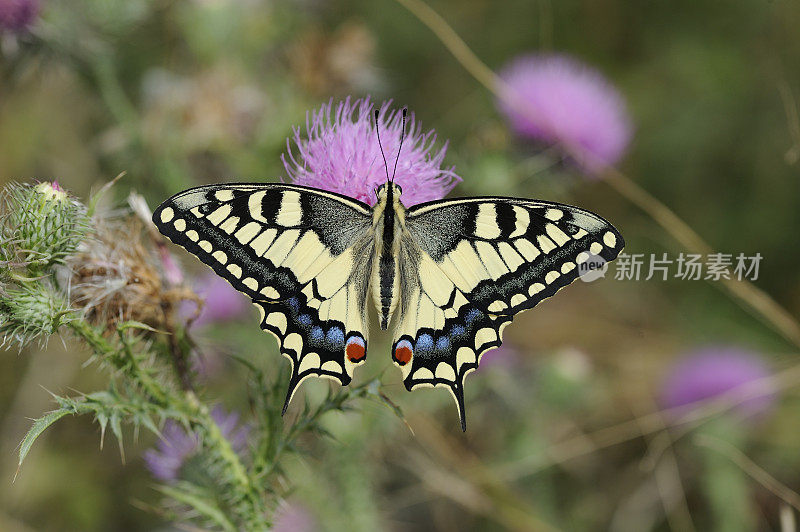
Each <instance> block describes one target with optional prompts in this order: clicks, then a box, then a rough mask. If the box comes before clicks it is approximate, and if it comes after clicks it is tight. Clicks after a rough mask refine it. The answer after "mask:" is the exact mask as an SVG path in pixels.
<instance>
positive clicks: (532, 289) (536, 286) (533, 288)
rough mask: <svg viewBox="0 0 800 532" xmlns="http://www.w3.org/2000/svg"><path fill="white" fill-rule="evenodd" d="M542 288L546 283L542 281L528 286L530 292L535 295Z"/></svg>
mask: <svg viewBox="0 0 800 532" xmlns="http://www.w3.org/2000/svg"><path fill="white" fill-rule="evenodd" d="M542 290H544V285H543V284H542V283H533V284H532V285H531V287H530V288H528V294H530V295H532V296H535V295H536V294H538V293H539V292H541V291H542Z"/></svg>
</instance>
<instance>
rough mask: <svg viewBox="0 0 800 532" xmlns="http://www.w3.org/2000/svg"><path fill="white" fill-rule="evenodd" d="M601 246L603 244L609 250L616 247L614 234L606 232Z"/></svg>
mask: <svg viewBox="0 0 800 532" xmlns="http://www.w3.org/2000/svg"><path fill="white" fill-rule="evenodd" d="M603 244H605V245H606V246H608V247H610V248H613V247H614V246H616V245H617V237H616V235H614V233H612V232H611V231H608V232H606V234H604V235H603Z"/></svg>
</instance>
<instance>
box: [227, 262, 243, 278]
mask: <svg viewBox="0 0 800 532" xmlns="http://www.w3.org/2000/svg"><path fill="white" fill-rule="evenodd" d="M228 271H229V272H231V274H232V275H233V276H234V277H236V278H237V279H240V278H241V277H242V267H241V266H239V265H238V264H228Z"/></svg>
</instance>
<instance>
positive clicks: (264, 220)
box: [153, 184, 373, 411]
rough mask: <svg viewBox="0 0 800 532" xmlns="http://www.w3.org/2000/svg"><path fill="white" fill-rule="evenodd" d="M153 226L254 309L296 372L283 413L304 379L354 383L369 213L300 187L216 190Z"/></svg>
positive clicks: (175, 200) (194, 196) (180, 204)
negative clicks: (185, 250)
mask: <svg viewBox="0 0 800 532" xmlns="http://www.w3.org/2000/svg"><path fill="white" fill-rule="evenodd" d="M153 221H154V222H155V223H156V225H157V226H158V228H159V230H160V231H161V232H162V233H164V234H165V235H166V236H167V237H169V238H170V239H171V240H172V241H173V242H175V243H176V244H179V245H181V246H183V247H184V248H186V249H187V250H188V251H190V252H191V253H193V254H194V255H196V256H197V257H198V258H199V259H200V260H201V261H203V262H204V263H205V264H207V265H208V266H210V267H211V268H212V269H213V270H214V271H215V272H216V273H217V274H218V275H220V276H222V277H223V278H225V279H226V280H227V281H228V282H230V283H231V284H232V285H233V286H234V288H236V289H237V290H239V291H241V292H244V293H245V294H247V295H248V296H250V297H251V298H252V299H253V304H254V305H255V306H256V307H257V308H258V309H259V310H260V312H261V327H262V328H263V329H264V330H266V331H269V332H271V333H272V334H274V335H275V336H276V337H277V338H278V341H279V343H280V349H281V353H282V354H283V355H284V356H286V357H287V358H288V359H289V360H290V362H291V364H292V377H291V381H290V383H289V390H288V393H287V397H286V403H285V405H284V411H285V409H286V406H288V404H289V401H290V400H291V398H292V395H293V393H294V391H295V390H296V388H297V386H298V385H299V384H300V383H301V382H302V381H303V380H304V379H305V378H307V377H310V376H317V377H326V378H332V379H335V380H337V381H339V382H340V383H341V384H343V385H346V384H348V383H349V382H350V380H351V378H352V374H353V369H354V367H355V366H356V365H358V364H360V363H362V362H363V361H364V359H365V357H366V343H367V332H366V323H367V322H366V305H365V302H366V300H367V290H368V274H367V273H365V272H368V271H369V270H368V265H369V263H370V261H371V260H372V245H373V244H372V239H371V238H370V235H369V231H370V227H371V218H370V211H369V207H368V206H366V205H364V204H362V203H360V202H358V201H355V200H352V199H349V198H346V197H344V196H339V195H337V194H332V193H328V192H322V191H318V190H315V189H309V188H306V187H300V186H294V185H280V184H231V185H210V186H203V187H197V188H193V189H190V190H187V191H184V192H182V193H180V194H177V195H175V196H173V197H172V198H170V199H169V200H167V201H166V202H164V203H163V204H162V205H160V206H159V207H158V208H157V209H156V211H155V213H154V214H153ZM365 266H367V267H365ZM208 304H214V302H213V301H209V302H208Z"/></svg>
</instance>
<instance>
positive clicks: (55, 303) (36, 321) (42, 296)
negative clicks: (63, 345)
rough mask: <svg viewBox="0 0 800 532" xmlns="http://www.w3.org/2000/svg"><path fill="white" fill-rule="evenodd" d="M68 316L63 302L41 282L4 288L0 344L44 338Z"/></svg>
mask: <svg viewBox="0 0 800 532" xmlns="http://www.w3.org/2000/svg"><path fill="white" fill-rule="evenodd" d="M70 316H71V312H70V310H69V306H68V305H67V302H66V301H65V300H64V299H63V298H62V297H60V296H59V295H58V294H56V293H55V292H53V291H52V290H51V289H50V288H49V287H48V286H47V285H46V284H45V283H24V284H21V285H19V286H16V287H13V288H8V289H7V290H6V292H5V293H4V294H3V295H2V297H0V345H6V344H8V343H17V344H19V346H20V347H23V346H24V345H25V344H27V343H29V342H31V341H33V340H36V339H41V340H45V339H46V338H47V337H48V336H50V335H51V334H53V333H55V332H56V331H57V330H58V328H59V327H61V326H62V325H64V324H65V323H66V322H67V321H69V320H70V319H71V318H70Z"/></svg>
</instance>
